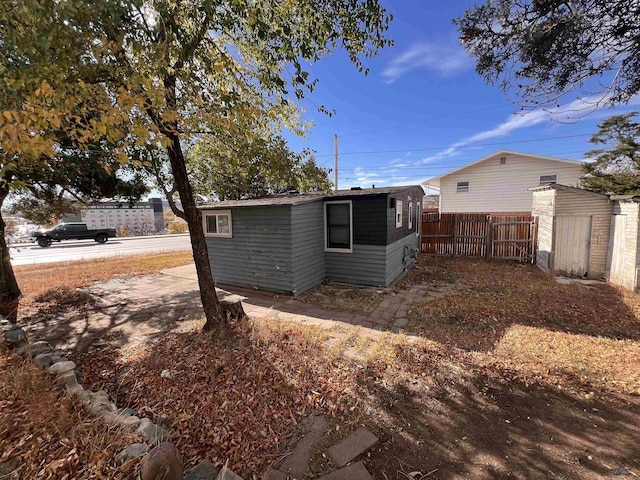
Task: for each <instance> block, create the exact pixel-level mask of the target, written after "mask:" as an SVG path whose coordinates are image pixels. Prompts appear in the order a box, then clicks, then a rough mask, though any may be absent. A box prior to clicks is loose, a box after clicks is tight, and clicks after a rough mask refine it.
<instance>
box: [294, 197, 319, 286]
mask: <svg viewBox="0 0 640 480" xmlns="http://www.w3.org/2000/svg"><path fill="white" fill-rule="evenodd" d="M323 205H324V203H323V202H322V201H317V202H309V203H303V204H300V205H294V206H292V208H291V225H292V236H291V263H292V265H293V290H292V291H293V293H294V295H300V294H301V293H302V292H304V291H306V290H309V289H310V288H313V287H315V286H316V285H319V284H320V283H322V281H323V280H324V277H325V262H324V210H323V208H324V207H323Z"/></svg>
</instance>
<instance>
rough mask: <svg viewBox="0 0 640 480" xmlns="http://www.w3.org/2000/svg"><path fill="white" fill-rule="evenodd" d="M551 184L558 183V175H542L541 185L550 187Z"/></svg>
mask: <svg viewBox="0 0 640 480" xmlns="http://www.w3.org/2000/svg"><path fill="white" fill-rule="evenodd" d="M551 183H558V176H557V175H540V185H549V184H551Z"/></svg>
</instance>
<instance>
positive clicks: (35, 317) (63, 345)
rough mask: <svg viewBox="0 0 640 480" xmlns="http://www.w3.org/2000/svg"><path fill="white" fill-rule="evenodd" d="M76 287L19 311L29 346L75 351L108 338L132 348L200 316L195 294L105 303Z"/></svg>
mask: <svg viewBox="0 0 640 480" xmlns="http://www.w3.org/2000/svg"><path fill="white" fill-rule="evenodd" d="M99 300H100V299H96V298H95V297H93V296H91V295H90V294H88V293H86V292H81V291H78V290H75V289H71V290H68V289H52V290H50V291H48V292H46V293H44V294H42V295H40V296H38V297H37V298H36V299H35V301H34V302H33V303H32V304H31V305H30V306H29V307H28V308H24V311H23V312H22V313H21V317H20V324H21V326H22V327H23V328H25V329H26V330H27V333H28V335H29V338H30V340H31V341H32V342H35V341H38V340H44V341H47V342H49V343H50V344H51V345H52V346H54V347H55V348H58V349H62V350H69V351H72V352H75V353H82V352H85V351H86V350H87V349H88V348H89V346H91V345H92V344H93V343H94V342H95V341H96V340H100V339H102V338H104V337H105V336H107V335H110V336H111V338H112V339H114V341H115V340H116V339H117V342H118V344H119V346H120V347H123V346H125V345H129V346H132V347H134V346H135V345H137V344H140V343H144V342H146V341H148V340H150V339H154V338H156V337H158V336H161V335H163V334H165V333H167V332H169V331H172V330H173V329H175V328H177V327H178V326H179V325H180V323H181V321H183V320H185V319H191V318H199V317H201V316H202V306H201V304H200V300H199V296H198V293H197V292H196V293H195V294H194V292H192V291H189V292H179V293H175V294H173V295H170V296H167V297H150V298H149V299H146V300H145V299H137V300H128V301H124V302H114V303H110V302H109V301H108V300H106V301H99Z"/></svg>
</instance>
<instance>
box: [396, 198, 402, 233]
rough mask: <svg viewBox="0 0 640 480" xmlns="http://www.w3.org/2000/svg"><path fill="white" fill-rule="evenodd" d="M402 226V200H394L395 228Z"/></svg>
mask: <svg viewBox="0 0 640 480" xmlns="http://www.w3.org/2000/svg"><path fill="white" fill-rule="evenodd" d="M401 226H402V202H401V201H399V200H396V228H400V227H401Z"/></svg>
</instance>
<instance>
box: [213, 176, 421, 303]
mask: <svg viewBox="0 0 640 480" xmlns="http://www.w3.org/2000/svg"><path fill="white" fill-rule="evenodd" d="M423 196H424V190H423V189H422V187H420V186H417V185H414V186H406V187H388V188H371V189H352V190H339V191H335V192H331V193H328V194H324V193H322V194H317V193H316V194H304V195H300V194H293V195H280V196H274V197H268V198H258V199H250V200H236V201H224V202H217V203H214V204H211V205H205V206H202V207H200V209H201V211H202V222H203V228H204V232H205V236H206V241H207V248H208V251H209V262H210V265H211V271H212V272H213V277H214V279H215V280H216V282H218V283H221V284H226V285H236V286H246V287H254V288H259V289H262V290H268V291H275V292H287V293H292V294H294V295H300V294H301V293H303V292H305V291H306V290H309V289H310V288H312V287H314V286H316V285H318V284H320V283H321V282H322V281H323V280H325V279H328V280H333V281H336V282H343V283H352V284H357V285H370V286H379V287H389V286H391V285H393V284H394V283H395V282H396V281H397V280H398V279H399V278H400V277H402V275H403V274H404V272H406V271H407V269H408V268H409V267H411V265H413V263H415V261H416V258H417V252H418V247H419V238H420V237H419V234H420V220H421V212H422V198H423Z"/></svg>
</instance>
